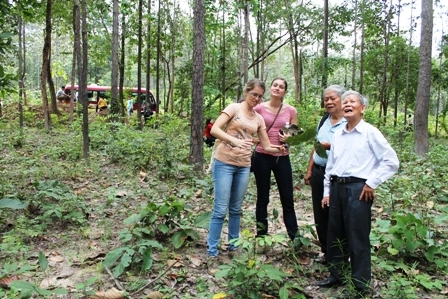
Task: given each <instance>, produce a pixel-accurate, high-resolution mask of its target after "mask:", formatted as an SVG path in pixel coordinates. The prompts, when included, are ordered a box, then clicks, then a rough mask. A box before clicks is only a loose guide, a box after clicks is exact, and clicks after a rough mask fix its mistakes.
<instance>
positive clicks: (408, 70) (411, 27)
mask: <svg viewBox="0 0 448 299" xmlns="http://www.w3.org/2000/svg"><path fill="white" fill-rule="evenodd" d="M413 12H414V1H412V2H411V24H410V26H409V28H410V29H409V43H408V61H407V66H406V95H405V99H404V121H403V125H404V126H407V124H408V102H409V77H410V73H411V50H412V32H413V31H414V30H413V28H414V27H413V24H414V18H413V16H412V14H413ZM414 120H415V118H414Z"/></svg>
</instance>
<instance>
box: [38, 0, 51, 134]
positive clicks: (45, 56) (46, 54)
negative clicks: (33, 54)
mask: <svg viewBox="0 0 448 299" xmlns="http://www.w3.org/2000/svg"><path fill="white" fill-rule="evenodd" d="M51 1H52V0H47V6H46V17H45V38H44V48H43V50H42V70H41V75H40V84H41V94H42V110H43V115H44V122H45V129H46V130H50V129H51V119H50V110H49V105H48V96H47V84H46V82H47V76H48V73H49V71H48V66H49V62H48V61H49V59H50V52H51Z"/></svg>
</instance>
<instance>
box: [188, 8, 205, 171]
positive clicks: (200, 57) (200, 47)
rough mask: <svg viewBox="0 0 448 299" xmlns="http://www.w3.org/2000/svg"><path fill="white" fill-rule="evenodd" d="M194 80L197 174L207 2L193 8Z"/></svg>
mask: <svg viewBox="0 0 448 299" xmlns="http://www.w3.org/2000/svg"><path fill="white" fill-rule="evenodd" d="M193 14H194V16H193V32H194V33H195V34H194V38H193V78H192V86H193V88H192V113H191V145H190V163H191V164H193V165H194V169H195V170H196V171H197V172H200V171H202V169H203V161H204V158H203V154H204V146H203V141H202V133H203V123H204V113H203V106H204V49H205V1H204V0H194V8H193Z"/></svg>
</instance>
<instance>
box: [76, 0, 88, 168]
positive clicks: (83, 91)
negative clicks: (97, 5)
mask: <svg viewBox="0 0 448 299" xmlns="http://www.w3.org/2000/svg"><path fill="white" fill-rule="evenodd" d="M81 41H82V43H81V44H82V59H80V61H81V62H82V63H81V68H80V69H81V75H80V77H79V78H78V82H79V90H80V92H79V94H80V96H81V98H82V99H83V101H82V145H83V147H82V149H83V156H84V159H85V160H86V163H87V164H88V165H89V164H90V160H89V159H90V141H89V110H88V109H89V99H88V98H87V70H88V65H89V64H88V62H89V58H88V57H89V56H88V54H89V51H88V40H87V4H86V0H81Z"/></svg>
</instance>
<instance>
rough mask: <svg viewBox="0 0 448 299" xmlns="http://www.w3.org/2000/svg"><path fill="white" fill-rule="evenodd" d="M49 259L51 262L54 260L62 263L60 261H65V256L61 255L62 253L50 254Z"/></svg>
mask: <svg viewBox="0 0 448 299" xmlns="http://www.w3.org/2000/svg"><path fill="white" fill-rule="evenodd" d="M48 261H49V262H53V263H60V262H63V261H64V258H63V257H62V256H60V255H57V256H50V257H49V258H48Z"/></svg>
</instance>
